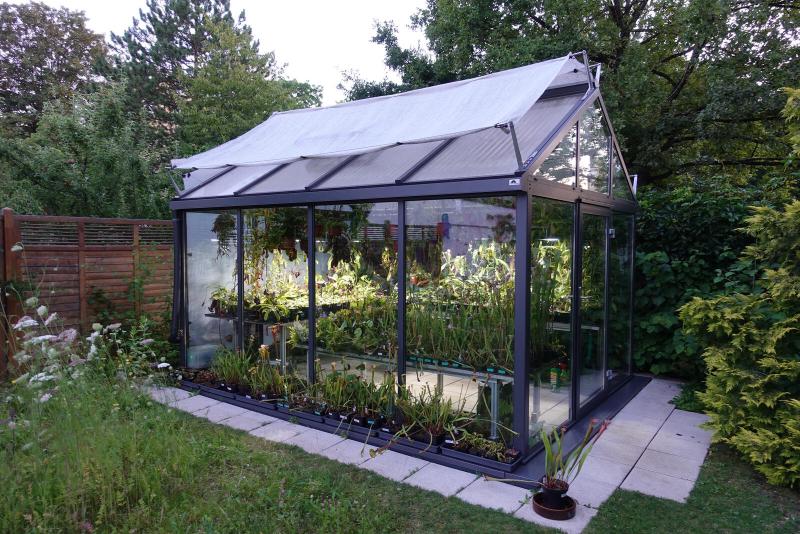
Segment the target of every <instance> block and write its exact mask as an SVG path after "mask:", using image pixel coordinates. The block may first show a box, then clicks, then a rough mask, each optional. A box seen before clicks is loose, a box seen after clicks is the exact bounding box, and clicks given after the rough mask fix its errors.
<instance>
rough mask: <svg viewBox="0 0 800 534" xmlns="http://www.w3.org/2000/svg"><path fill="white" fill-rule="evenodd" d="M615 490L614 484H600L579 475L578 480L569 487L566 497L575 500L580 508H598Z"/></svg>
mask: <svg viewBox="0 0 800 534" xmlns="http://www.w3.org/2000/svg"><path fill="white" fill-rule="evenodd" d="M616 490H617V485H616V484H608V483H606V482H600V481H598V480H594V479H591V478H589V477H585V476H583V474H580V475H578V478H576V479H575V480H574V481H573V482H572V484H570V485H569V492H568V495H569V496H570V497H572V498H573V499H575V500H576V501H577V502H578V504H579V505H581V506H591V507H592V508H599V507H600V505H601V504H603V503H604V502H606V501H607V500H608V498H609V497H611V494H612V493H614V492H615V491H616Z"/></svg>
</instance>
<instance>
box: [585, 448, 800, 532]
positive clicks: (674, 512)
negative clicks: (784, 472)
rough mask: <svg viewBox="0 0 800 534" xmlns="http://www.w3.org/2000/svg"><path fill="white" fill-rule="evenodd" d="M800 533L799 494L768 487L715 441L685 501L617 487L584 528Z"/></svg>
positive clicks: (621, 530) (589, 529)
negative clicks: (682, 502)
mask: <svg viewBox="0 0 800 534" xmlns="http://www.w3.org/2000/svg"><path fill="white" fill-rule="evenodd" d="M584 532H585V533H586V534H600V533H607V532H625V533H637V532H647V533H652V532H714V533H719V532H748V533H750V532H758V533H762V532H770V533H772V532H775V533H777V532H786V533H791V534H794V533H796V532H800V493H798V492H796V491H791V490H788V489H784V488H776V487H774V486H769V485H767V484H766V482H765V481H764V478H763V477H761V476H760V475H758V474H757V473H755V472H754V471H753V469H752V468H751V467H750V466H749V465H747V464H746V463H744V462H743V461H742V460H741V459H739V457H738V456H736V454H735V453H734V452H733V451H732V450H731V449H729V448H727V447H724V446H713V447H712V448H711V450H710V451H709V456H708V457H707V458H706V462H705V464H704V465H703V468H702V470H701V471H700V477H699V478H698V480H697V483H696V484H695V487H694V490H693V491H692V493H691V495H690V496H689V500H688V501H687V502H686V504H681V503H677V502H673V501H667V500H663V499H657V498H655V497H648V496H646V495H642V494H641V493H635V492H630V491H623V490H617V491H616V492H615V493H614V494H613V495H612V496H611V498H610V499H609V500H608V501H606V503H605V504H604V505H603V506H601V507H600V511H599V512H598V514H597V516H595V518H594V519H593V520H592V522H591V523H590V524H589V528H587V529H586V530H585V531H584Z"/></svg>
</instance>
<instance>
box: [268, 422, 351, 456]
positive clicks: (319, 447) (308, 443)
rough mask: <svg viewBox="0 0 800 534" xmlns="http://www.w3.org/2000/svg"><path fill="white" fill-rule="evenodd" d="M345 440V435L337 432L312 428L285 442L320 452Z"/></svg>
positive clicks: (309, 450)
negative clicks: (342, 435) (332, 432)
mask: <svg viewBox="0 0 800 534" xmlns="http://www.w3.org/2000/svg"><path fill="white" fill-rule="evenodd" d="M343 440H344V438H343V437H341V436H337V435H336V434H330V433H328V432H322V431H321V430H314V429H313V428H310V429H308V431H306V432H302V433H300V434H297V435H295V436H292V437H290V438H289V439H286V440H284V441H283V442H284V443H286V444H287V445H297V446H298V447H300V448H301V449H303V450H304V451H306V452H310V453H312V454H318V453H320V452H322V451H323V450H325V449H327V448H328V447H332V446H333V445H336V444H337V443H339V442H340V441H343Z"/></svg>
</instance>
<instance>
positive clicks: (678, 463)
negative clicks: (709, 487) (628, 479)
mask: <svg viewBox="0 0 800 534" xmlns="http://www.w3.org/2000/svg"><path fill="white" fill-rule="evenodd" d="M701 465H702V462H696V461H692V460H688V459H686V458H681V457H680V456H675V455H674V454H669V453H666V452H661V451H656V450H653V449H647V450H646V451H645V452H644V454H643V455H642V457H641V459H640V460H639V462H638V463H637V464H636V467H637V468H638V469H646V470H647V471H654V472H656V473H661V474H662V475H669V476H671V477H676V478H682V479H684V480H688V481H690V482H694V481H695V480H697V476H698V475H699V474H700V466H701Z"/></svg>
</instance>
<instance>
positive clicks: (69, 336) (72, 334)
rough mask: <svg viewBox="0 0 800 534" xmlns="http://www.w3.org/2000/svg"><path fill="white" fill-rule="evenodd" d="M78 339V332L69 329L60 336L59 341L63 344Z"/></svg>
mask: <svg viewBox="0 0 800 534" xmlns="http://www.w3.org/2000/svg"><path fill="white" fill-rule="evenodd" d="M53 315H55V314H53ZM51 317H52V315H51ZM77 338H78V331H77V330H75V329H74V328H68V329H67V330H64V331H63V332H61V333H60V334H58V341H59V342H61V343H72V342H73V341H75V340H76V339H77Z"/></svg>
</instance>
